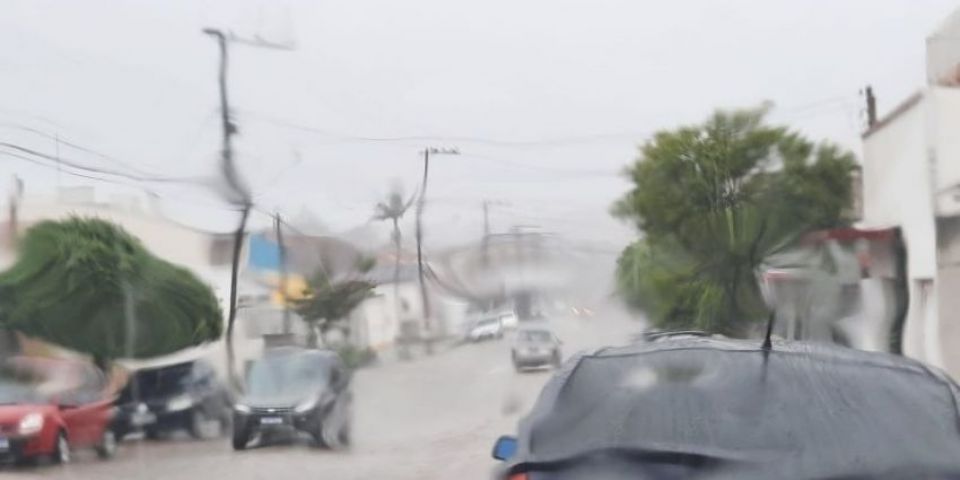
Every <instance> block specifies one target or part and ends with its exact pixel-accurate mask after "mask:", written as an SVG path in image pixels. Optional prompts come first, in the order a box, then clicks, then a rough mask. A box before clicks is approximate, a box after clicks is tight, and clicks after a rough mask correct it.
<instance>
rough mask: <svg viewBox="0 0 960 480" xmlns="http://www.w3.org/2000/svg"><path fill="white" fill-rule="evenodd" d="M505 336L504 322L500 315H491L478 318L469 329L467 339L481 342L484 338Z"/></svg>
mask: <svg viewBox="0 0 960 480" xmlns="http://www.w3.org/2000/svg"><path fill="white" fill-rule="evenodd" d="M495 338H503V322H501V321H500V317H498V316H489V317H485V318H482V319H480V320H478V321H477V322H476V323H474V324H473V325H472V326H471V327H470V329H469V330H468V331H467V340H468V341H471V342H480V341H483V340H492V339H495Z"/></svg>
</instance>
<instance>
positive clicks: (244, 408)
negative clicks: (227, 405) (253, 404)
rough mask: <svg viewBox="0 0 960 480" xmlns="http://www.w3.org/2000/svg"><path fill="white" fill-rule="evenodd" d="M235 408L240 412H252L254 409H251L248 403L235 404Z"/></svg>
mask: <svg viewBox="0 0 960 480" xmlns="http://www.w3.org/2000/svg"><path fill="white" fill-rule="evenodd" d="M233 410H234V411H236V412H238V413H250V412H252V411H253V410H251V409H250V407H248V406H246V405H244V404H242V403H238V404H235V405H234V406H233Z"/></svg>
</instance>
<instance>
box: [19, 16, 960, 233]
mask: <svg viewBox="0 0 960 480" xmlns="http://www.w3.org/2000/svg"><path fill="white" fill-rule="evenodd" d="M956 7H957V5H956V2H953V1H946V0H922V1H917V0H860V1H853V0H844V1H836V0H834V1H827V0H802V1H801V0H794V1H789V2H788V1H779V0H731V1H717V0H685V1H641V0H622V1H621V0H617V1H614V0H581V1H566V0H485V1H482V2H481V1H473V2H465V1H452V0H405V1H398V0H342V1H330V0H326V1H300V2H296V1H286V2H283V1H278V0H264V1H254V0H243V1H241V0H222V1H199V0H164V1H162V2H156V1H151V2H148V1H120V0H110V1H107V0H104V1H99V0H97V1H95V0H89V1H67V0H60V1H47V0H5V1H4V2H3V13H2V14H0V139H2V140H3V141H7V142H13V143H16V144H18V145H22V146H26V147H29V148H31V149H35V150H38V151H40V152H43V153H47V154H51V155H54V154H56V151H57V148H58V143H57V142H56V141H55V140H53V139H52V138H51V137H55V136H59V137H60V138H61V139H62V140H63V142H60V143H59V152H60V155H61V157H62V158H64V159H66V160H69V161H72V162H78V163H83V164H85V165H91V166H98V167H103V168H106V169H111V170H126V171H130V170H133V169H138V170H142V171H146V172H150V173H153V174H157V175H164V176H173V177H201V178H203V177H213V176H214V175H215V174H216V165H217V156H218V153H217V150H218V148H219V134H220V127H219V123H218V117H217V109H218V100H217V90H216V82H215V80H216V67H217V61H218V56H217V50H216V48H215V45H214V43H213V41H212V40H211V39H210V38H209V37H207V36H205V35H203V34H202V33H201V29H202V28H203V27H205V26H213V27H219V28H223V29H229V30H231V31H233V32H234V33H236V34H237V35H239V36H247V37H252V36H255V35H259V36H260V37H262V38H265V39H269V40H272V41H275V42H280V43H290V44H295V45H296V48H295V50H293V51H278V50H272V49H262V48H255V47H250V46H246V45H241V44H235V45H232V46H231V65H230V78H229V82H230V87H231V96H232V103H233V106H234V113H235V114H236V119H237V123H238V124H239V128H240V136H239V137H237V144H236V145H237V151H238V161H239V164H240V166H241V169H242V172H243V174H244V175H245V176H246V178H247V179H248V181H249V183H250V184H251V186H252V188H253V190H254V192H255V193H256V202H257V204H258V206H259V208H260V209H262V210H264V211H274V210H279V211H281V212H282V213H284V214H285V215H286V216H288V217H289V218H291V219H292V221H296V220H298V219H301V218H302V217H301V214H302V213H303V212H310V213H312V214H313V215H314V216H315V217H316V218H318V219H320V221H322V222H323V223H324V224H325V225H327V226H328V227H329V228H330V229H332V230H333V231H340V230H345V229H351V228H355V227H357V226H361V225H363V224H365V223H367V222H368V221H369V218H370V215H371V212H372V209H373V205H374V204H375V203H376V202H377V200H378V199H380V198H382V197H383V196H384V195H385V194H386V192H387V191H388V189H389V186H390V184H391V183H392V182H395V181H399V182H401V183H402V184H403V185H405V187H406V190H407V192H412V191H414V190H415V189H416V187H417V185H418V183H419V178H420V175H421V169H422V163H421V157H420V154H419V150H421V149H422V148H423V147H425V146H436V147H457V148H459V150H460V152H461V155H459V156H444V157H436V158H435V159H434V161H433V162H432V164H431V175H430V183H429V188H428V198H430V199H431V203H430V204H429V205H428V210H427V213H426V216H425V219H426V228H427V233H428V235H429V239H430V241H431V242H434V243H435V244H444V243H450V242H456V241H463V240H474V239H476V238H478V236H479V235H480V234H481V232H482V227H483V221H482V210H481V202H482V201H483V200H484V199H487V200H491V201H497V202H502V204H500V205H496V206H494V207H492V208H491V217H490V218H491V224H492V227H493V229H494V231H502V230H505V229H507V228H509V227H510V226H511V225H514V224H524V225H538V226H540V227H541V228H543V229H546V230H549V231H556V232H559V233H562V234H564V235H565V236H567V237H568V238H570V239H573V240H576V241H583V242H590V243H592V244H595V245H600V246H602V247H603V248H610V249H614V250H615V249H619V248H620V247H621V246H622V245H623V244H624V243H625V242H627V241H628V240H629V239H630V238H631V237H632V236H633V232H632V231H631V230H630V229H629V228H627V227H626V226H623V225H621V224H619V222H618V221H616V220H614V219H611V218H610V217H609V215H608V213H607V210H608V207H609V205H610V203H611V202H612V201H613V200H615V199H616V198H617V197H618V196H619V195H620V194H622V193H623V192H624V191H625V190H626V189H627V188H628V187H629V185H628V184H627V183H626V181H625V180H624V179H623V178H622V177H621V176H620V175H619V172H620V171H621V169H622V168H623V167H624V166H625V165H626V164H627V163H629V162H630V161H632V160H633V159H634V157H635V152H636V145H638V144H639V143H642V142H643V141H644V139H646V138H647V137H648V135H649V134H650V133H651V132H654V131H656V130H658V129H663V128H671V127H675V126H677V125H680V124H684V123H690V122H696V121H699V120H701V119H703V118H704V117H705V116H706V115H708V114H709V113H710V112H711V110H713V109H714V108H717V107H743V106H755V105H757V104H759V103H760V102H762V101H764V100H770V101H773V102H774V103H775V105H776V109H775V110H774V112H773V115H772V118H771V120H773V121H776V122H781V123H785V124H787V125H789V126H791V127H793V128H796V129H799V130H801V131H803V132H805V133H807V134H808V135H810V136H811V137H812V138H815V139H823V140H830V141H835V142H839V143H841V144H843V145H844V146H846V147H848V148H850V149H852V150H854V152H856V153H857V155H859V153H860V143H859V134H858V132H859V131H860V129H861V125H862V123H863V120H862V114H861V112H862V103H863V101H862V99H861V97H860V96H859V94H858V92H859V90H860V89H861V88H862V87H863V86H864V85H865V84H867V83H870V84H872V85H873V86H874V88H875V90H876V92H877V95H878V97H879V105H880V110H881V112H883V111H886V110H888V109H890V108H891V107H892V106H894V105H895V104H896V103H897V102H899V101H900V100H901V99H903V98H904V97H906V96H907V95H909V94H910V93H912V92H913V91H914V90H915V89H917V88H919V87H920V86H922V84H923V82H924V40H925V38H926V36H927V35H928V34H929V33H930V32H931V30H932V29H933V28H935V27H936V26H937V25H938V24H939V23H940V22H941V21H942V20H943V19H944V17H945V16H946V15H948V14H949V13H950V12H951V11H952V10H953V9H954V8H956ZM24 128H29V129H33V130H37V131H39V132H41V134H38V133H37V132H31V131H27V130H24ZM398 137H401V138H403V137H407V138H409V137H413V139H411V140H395V139H396V138H398ZM391 139H393V140H391ZM65 142H72V143H73V144H76V145H79V146H82V147H84V148H85V149H87V150H88V151H83V150H79V149H76V148H74V147H72V146H70V145H68V144H66V143H65ZM91 151H95V152H99V153H101V154H105V155H107V156H109V157H110V159H106V158H103V157H100V156H98V155H96V154H94V153H91ZM0 159H2V161H0V178H10V177H11V176H12V175H13V174H18V175H19V176H21V177H22V178H23V179H24V181H25V183H26V190H27V193H28V195H30V194H38V193H44V192H52V191H53V190H54V189H55V188H56V186H57V185H61V186H69V185H86V184H91V185H97V189H98V194H99V195H101V196H102V198H106V196H108V195H110V194H112V193H118V192H141V194H142V189H143V188H147V189H150V190H151V191H153V192H155V193H156V194H157V195H159V198H160V202H161V205H162V208H163V211H164V212H165V214H166V215H168V216H170V217H171V218H173V219H175V220H177V221H179V222H182V223H186V224H189V225H193V226H199V227H202V228H207V229H210V230H215V231H225V230H228V229H229V228H230V226H231V225H232V224H233V222H234V215H235V214H234V213H232V212H230V211H228V210H226V205H225V203H224V202H223V201H222V200H221V199H220V198H218V197H217V195H216V194H215V193H213V192H212V191H211V190H210V189H209V188H206V187H203V186H197V185H191V184H186V185H181V184H161V183H141V182H136V181H132V180H124V179H120V180H121V181H122V182H124V183H127V184H129V185H127V186H124V185H117V184H113V183H103V182H98V181H95V180H90V179H84V178H80V177H77V176H72V175H69V174H67V173H63V172H61V173H59V174H58V173H57V171H56V170H55V169H52V168H50V167H49V166H46V167H45V166H40V165H35V164H31V163H28V162H26V161H24V160H22V159H17V158H12V157H10V156H6V155H0ZM6 183H7V182H5V181H2V180H0V185H5V184H6ZM408 220H412V215H411V218H410V219H408ZM267 221H268V218H267V217H266V216H265V215H264V214H261V213H258V214H257V215H256V216H255V218H254V222H255V224H257V225H264V224H266V222H267ZM408 223H409V222H408ZM408 230H409V228H408ZM383 238H384V239H385V238H386V237H383ZM408 238H410V236H408Z"/></svg>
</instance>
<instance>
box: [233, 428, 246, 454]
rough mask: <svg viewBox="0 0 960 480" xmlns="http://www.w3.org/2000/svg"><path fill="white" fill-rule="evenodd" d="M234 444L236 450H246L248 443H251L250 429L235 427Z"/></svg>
mask: <svg viewBox="0 0 960 480" xmlns="http://www.w3.org/2000/svg"><path fill="white" fill-rule="evenodd" d="M231 443H232V444H233V449H234V450H245V449H246V448H247V444H248V443H250V431H249V430H248V429H246V428H242V427H241V428H236V427H235V428H234V429H233V441H232V442H231Z"/></svg>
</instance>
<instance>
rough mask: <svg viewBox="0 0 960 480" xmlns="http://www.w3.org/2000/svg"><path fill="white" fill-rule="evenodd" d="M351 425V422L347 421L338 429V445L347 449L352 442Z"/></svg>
mask: <svg viewBox="0 0 960 480" xmlns="http://www.w3.org/2000/svg"><path fill="white" fill-rule="evenodd" d="M351 423H352V422H350V421H349V420H347V421H346V422H344V423H343V425H342V426H341V427H340V433H339V438H340V443H341V444H343V446H344V447H349V446H350V444H351V443H352V442H353V428H352V426H351Z"/></svg>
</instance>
